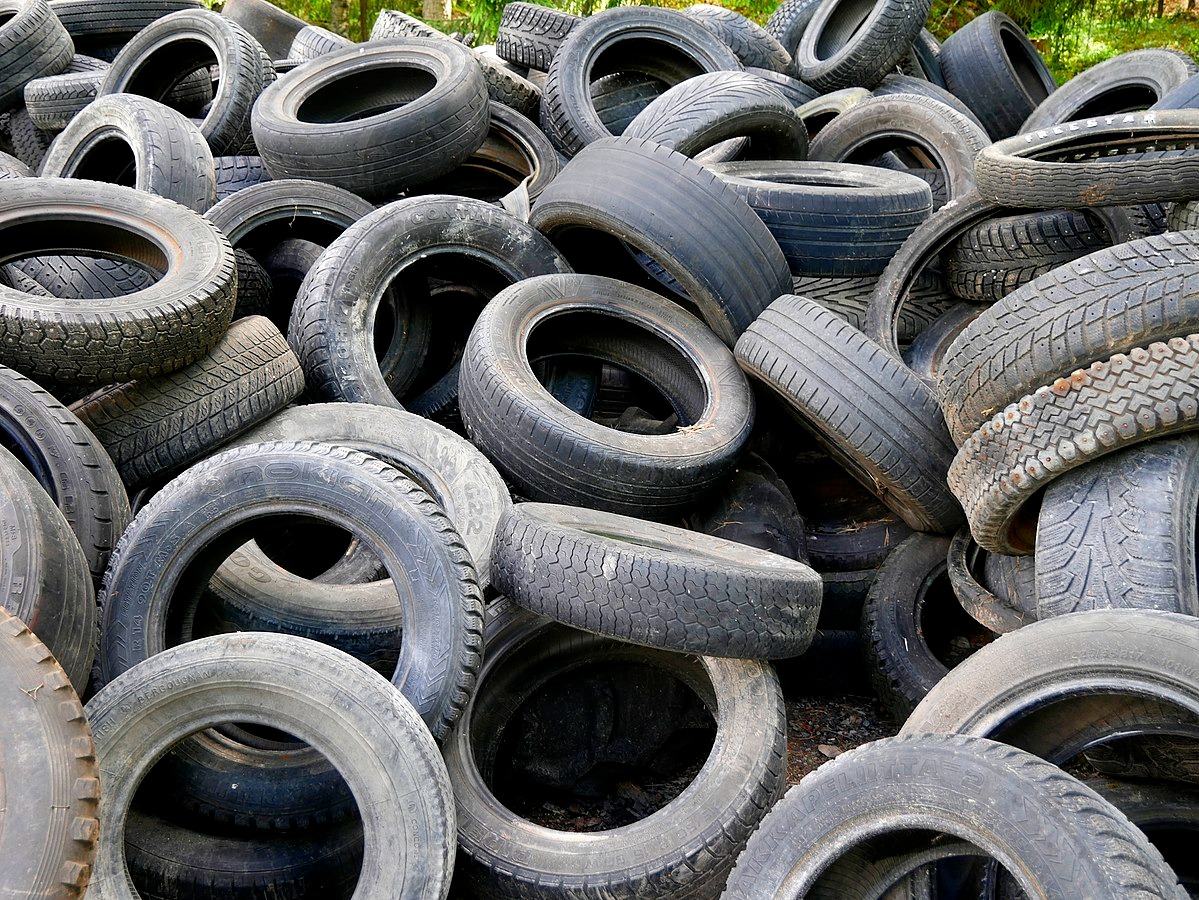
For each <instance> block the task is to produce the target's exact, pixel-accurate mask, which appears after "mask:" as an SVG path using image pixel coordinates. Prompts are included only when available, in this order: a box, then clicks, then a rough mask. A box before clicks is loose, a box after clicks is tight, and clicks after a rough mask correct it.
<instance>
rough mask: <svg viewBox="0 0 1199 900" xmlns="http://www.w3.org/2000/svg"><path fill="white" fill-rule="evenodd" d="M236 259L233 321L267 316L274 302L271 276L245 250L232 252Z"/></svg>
mask: <svg viewBox="0 0 1199 900" xmlns="http://www.w3.org/2000/svg"><path fill="white" fill-rule="evenodd" d="M233 255H234V256H235V257H236V258H237V305H236V306H235V307H234V308H233V321H234V322H236V321H237V320H238V319H244V318H246V317H247V316H269V315H270V313H271V304H272V301H273V300H274V297H273V296H272V291H273V290H274V288H273V287H272V286H271V276H270V275H268V274H266V269H264V268H263V267H262V266H260V265H259V264H258V261H257V260H255V259H254V257H252V256H251V255H250V254H249V253H248V252H247V251H245V250H234V251H233Z"/></svg>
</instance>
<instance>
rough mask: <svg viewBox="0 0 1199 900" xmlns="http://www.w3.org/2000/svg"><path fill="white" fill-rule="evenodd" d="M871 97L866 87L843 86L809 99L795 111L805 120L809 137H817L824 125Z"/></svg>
mask: <svg viewBox="0 0 1199 900" xmlns="http://www.w3.org/2000/svg"><path fill="white" fill-rule="evenodd" d="M870 97H871V94H870V91H868V90H866V89H865V88H859V87H852V88H843V89H842V90H839V91H833V92H831V93H828V94H822V95H821V96H819V97H817V98H816V99H815V100H809V101H808V102H807V103H805V104H804V105H803V106H801V107H799V109H797V110H796V111H795V112H796V113H797V114H798V115H799V117H800V118H801V119H802V120H803V123H804V127H805V128H807V129H808V137H810V138H815V137H816V135H817V133H819V132H820V131H823V130H824V126H826V125H828V124H829V122H832V121H833V120H834V119H836V118H837V116H839V115H841V114H842V113H844V112H846V111H847V110H848V109H850V108H851V107H854V106H856V105H857V104H859V103H861V102H862V101H863V100H869V99H870ZM810 149H811V148H809V150H810Z"/></svg>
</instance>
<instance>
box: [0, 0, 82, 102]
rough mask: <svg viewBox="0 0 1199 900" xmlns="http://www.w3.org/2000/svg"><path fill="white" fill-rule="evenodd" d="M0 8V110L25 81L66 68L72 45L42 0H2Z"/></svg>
mask: <svg viewBox="0 0 1199 900" xmlns="http://www.w3.org/2000/svg"><path fill="white" fill-rule="evenodd" d="M0 10H2V12H0V15H3V16H4V23H3V24H2V25H0V110H8V109H12V108H13V107H15V106H18V105H19V104H20V103H21V101H22V99H23V92H24V90H25V85H26V84H27V83H28V82H29V81H31V80H32V79H34V78H42V77H44V76H46V75H57V74H58V73H59V72H61V71H63V70H64V69H66V67H67V66H68V65H70V62H71V57H72V56H74V55H75V45H74V44H72V43H71V36H70V35H69V34H67V30H66V29H65V28H63V26H62V23H61V22H59V21H58V17H57V16H56V15H54V11H53V10H52V9H51V7H50V4H49V3H47V2H46V0H4V3H3V5H0Z"/></svg>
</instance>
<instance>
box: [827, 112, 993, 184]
mask: <svg viewBox="0 0 1199 900" xmlns="http://www.w3.org/2000/svg"><path fill="white" fill-rule="evenodd" d="M988 143H989V141H988V139H987V135H986V132H984V131H983V130H982V129H981V128H979V127H978V125H976V124H975V123H974V122H973V121H971V120H970V119H968V118H966V117H965V116H963V115H961V114H960V113H959V112H957V111H956V110H955V109H953V108H952V107H950V106H946V105H945V104H944V103H942V102H940V101H939V100H933V99H932V98H930V97H923V96H920V95H918V94H894V95H889V96H883V97H872V98H870V99H868V100H863V101H862V102H861V103H858V104H855V105H854V106H853V107H851V108H850V109H849V110H847V111H846V112H845V113H843V114H842V115H839V116H837V118H836V119H834V120H833V121H832V122H830V123H829V124H828V125H826V126H825V127H824V128H822V129H821V130H820V134H818V135H816V137H815V138H813V140H812V146H811V148H810V149H809V152H808V155H809V156H810V157H811V158H812V159H820V160H828V161H830V162H848V163H864V164H870V163H873V162H874V161H875V160H876V159H878V158H879V157H881V156H883V155H884V154H897V155H898V154H902V155H901V156H900V162H901V164H903V163H906V162H907V154H909V153H914V155H915V160H920V162H917V163H916V165H915V166H913V168H921V167H922V166H921V162H923V164H924V165H923V167H925V168H929V169H937V170H939V171H941V172H943V173H945V180H946V192H947V199H948V200H956V199H958V198H959V197H962V196H964V195H965V194H966V193H968V192H969V191H970V189H971V188H973V187H974V182H975V178H974V158H975V156H977V155H978V152H979V151H980V150H982V149H983V148H984V147H986V146H987V144H988ZM909 148H911V149H910V150H909ZM915 160H914V161H915ZM942 205H943V203H937V204H935V207H936V208H939V207H940V206H942Z"/></svg>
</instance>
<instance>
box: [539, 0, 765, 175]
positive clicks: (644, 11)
mask: <svg viewBox="0 0 1199 900" xmlns="http://www.w3.org/2000/svg"><path fill="white" fill-rule="evenodd" d="M601 57H602V64H597V63H599V62H600V60H601ZM554 60H555V63H552V64H551V65H550V69H549V74H548V75H547V76H546V81H545V87H544V89H543V90H542V94H541V126H542V128H543V129H545V133H546V135H548V136H549V139H550V141H551V142H552V143H553V145H554V146H555V147H557V148H558V149H559V150H561V151H562V152H563V153H564V154H566V155H567V156H574V155H576V154H577V153H578V152H579V151H580V150H582V149H583V147H585V146H586V145H588V144H590V143H592V142H594V141H597V140H600V139H602V138H606V137H611V135H612V132H611V131H609V130H608V127H607V126H606V125H605V124H604V122H603V120H601V119H600V117H599V114H598V112H596V109H595V106H594V105H593V104H592V102H591V85H592V82H593V79H599V78H602V77H604V76H606V75H611V74H614V73H618V72H619V73H638V72H639V73H641V74H643V75H651V76H653V77H654V78H656V79H658V80H659V81H660V82H662V83H663V84H664V85H666V87H673V86H674V85H676V84H679V83H680V82H683V81H686V80H687V79H688V78H694V77H695V76H696V75H702V74H703V73H705V72H720V71H725V70H728V71H734V72H736V71H740V70H741V63H740V62H738V60H737V57H736V55H735V54H734V53H733V51H732V50H730V49H729V48H728V46H727V45H726V44H724V43H723V42H722V41H721V40H720V38H718V37H717V36H716V35H714V34H712V32H710V31H708V30H707V29H706V28H704V27H703V26H702V25H700V24H699V23H698V22H693V21H692V20H690V19H688V18H687V17H686V16H684V15H683V14H682V13H679V12H677V11H675V10H673V9H660V8H654V7H648V6H639V7H613V8H611V9H605V10H602V11H600V12H599V13H597V14H596V15H594V16H591V17H589V18H587V19H585V20H584V21H583V22H582V23H581V24H580V25H579V26H578V27H576V28H575V29H573V30H572V31H571V33H570V35H569V37H567V38H566V40H565V41H564V42H563V44H562V47H561V52H560V53H559V54H558V55H555V57H554Z"/></svg>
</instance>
